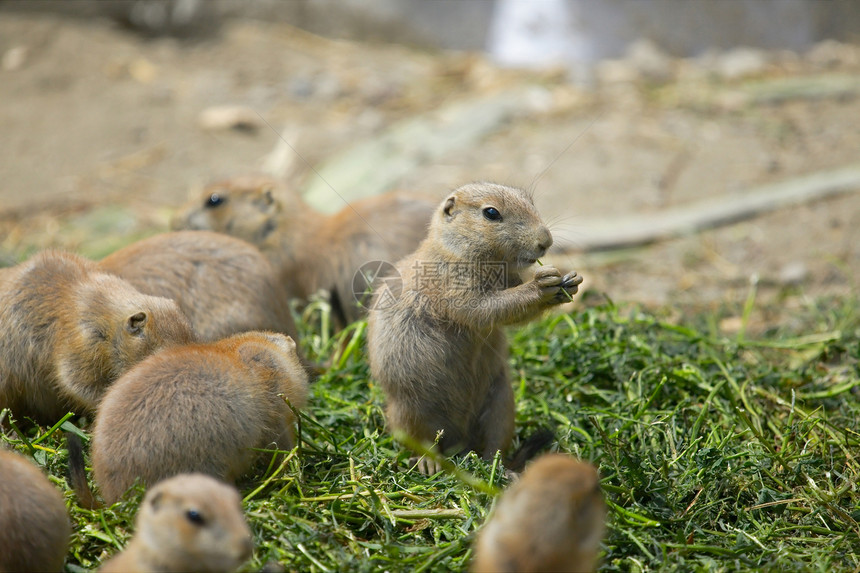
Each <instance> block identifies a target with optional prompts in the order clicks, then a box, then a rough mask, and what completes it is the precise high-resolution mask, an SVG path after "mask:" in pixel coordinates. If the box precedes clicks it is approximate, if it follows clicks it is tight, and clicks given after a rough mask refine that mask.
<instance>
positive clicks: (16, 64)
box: [0, 46, 27, 72]
mask: <svg viewBox="0 0 860 573" xmlns="http://www.w3.org/2000/svg"><path fill="white" fill-rule="evenodd" d="M26 60H27V48H26V47H24V46H15V47H14V48H9V49H8V50H6V52H5V53H4V54H3V61H2V64H0V65H2V68H3V71H4V72H14V71H15V70H18V69H20V68H21V67H22V66H23V65H24V62H25V61H26Z"/></svg>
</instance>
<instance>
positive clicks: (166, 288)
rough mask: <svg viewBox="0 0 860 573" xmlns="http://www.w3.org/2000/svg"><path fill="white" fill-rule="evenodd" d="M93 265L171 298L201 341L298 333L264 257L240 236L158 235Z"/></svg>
mask: <svg viewBox="0 0 860 573" xmlns="http://www.w3.org/2000/svg"><path fill="white" fill-rule="evenodd" d="M99 267H100V268H101V270H103V271H105V272H108V273H111V274H114V275H117V276H119V277H122V278H123V279H125V280H127V281H128V282H129V283H131V284H132V285H133V286H134V287H135V288H136V289H138V290H139V291H140V292H142V293H145V294H149V295H153V296H163V297H165V298H170V299H173V300H174V301H176V304H177V305H178V306H179V309H180V310H181V311H182V312H183V313H185V315H186V316H188V318H189V320H190V321H191V324H192V326H193V327H194V330H195V332H196V333H197V336H198V337H199V339H200V340H201V341H203V342H207V341H212V340H219V339H221V338H224V337H227V336H230V335H232V334H236V333H238V332H246V331H249V330H271V331H274V332H283V333H284V334H288V335H289V336H292V337H293V338H295V337H297V335H298V332H297V331H296V325H295V324H294V323H293V317H292V315H291V314H290V308H289V305H288V297H287V294H286V291H285V289H284V287H283V285H281V284H280V282H279V281H278V278H277V276H276V275H275V271H274V269H273V268H272V267H271V265H270V264H269V261H268V259H266V257H264V256H263V255H262V253H260V251H259V250H258V249H257V248H256V247H254V245H251V244H249V243H247V242H245V241H242V240H240V239H236V238H234V237H228V236H226V235H223V234H220V233H211V232H205V231H181V232H176V233H164V234H161V235H156V236H154V237H150V238H148V239H144V240H142V241H138V242H136V243H133V244H131V245H129V246H127V247H125V248H123V249H120V250H119V251H116V252H115V253H113V254H111V255H109V256H107V257H105V258H104V259H102V261H101V262H100V263H99Z"/></svg>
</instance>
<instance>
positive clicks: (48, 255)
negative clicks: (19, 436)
mask: <svg viewBox="0 0 860 573" xmlns="http://www.w3.org/2000/svg"><path fill="white" fill-rule="evenodd" d="M192 340H194V333H193V331H192V328H191V325H190V323H189V322H188V319H187V318H186V317H185V315H183V314H182V312H180V310H179V308H178V307H177V306H176V303H174V302H173V301H172V300H168V299H166V298H160V297H154V296H147V295H144V294H141V293H140V292H138V291H137V290H135V289H134V288H133V287H132V286H131V285H130V284H129V283H128V282H126V281H124V280H122V279H120V278H118V277H115V276H113V275H109V274H107V273H103V272H100V271H99V270H98V268H97V266H96V264H95V263H94V262H92V261H90V260H88V259H85V258H83V257H80V256H78V255H74V254H71V253H65V252H62V251H54V250H49V251H44V252H42V253H39V254H37V255H34V256H33V257H31V258H30V259H29V260H27V261H25V262H23V263H21V264H19V265H17V266H15V267H12V268H10V269H6V270H5V271H4V272H3V273H2V274H0V407H9V408H10V409H11V410H12V412H13V413H14V414H15V415H16V416H32V417H33V418H34V419H35V420H36V421H37V422H39V423H43V424H53V423H54V422H56V421H57V419H59V418H60V417H61V416H62V415H63V414H65V413H66V412H67V411H68V410H69V409H73V410H75V411H76V412H77V413H79V414H82V413H85V412H89V411H92V410H93V409H94V408H95V407H96V405H97V404H98V401H99V399H100V398H101V396H102V395H103V394H104V392H105V390H106V389H107V388H108V386H109V385H110V384H111V383H112V382H113V381H114V380H116V379H117V378H118V377H119V376H120V374H122V373H123V372H125V371H126V370H128V369H129V368H130V367H131V366H132V365H134V364H135V363H137V362H139V361H140V360H141V359H142V358H144V357H145V356H147V355H149V354H152V353H153V352H155V351H156V350H158V349H159V348H162V347H166V346H170V345H172V344H185V343H188V342H191V341H192Z"/></svg>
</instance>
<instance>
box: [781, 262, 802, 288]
mask: <svg viewBox="0 0 860 573" xmlns="http://www.w3.org/2000/svg"><path fill="white" fill-rule="evenodd" d="M807 278H809V268H808V267H807V266H806V264H805V263H804V262H803V261H792V262H790V263H788V264H786V265H784V266H783V267H782V268H781V269H780V270H779V275H778V276H777V280H779V282H780V283H781V284H783V285H786V286H789V285H797V284H800V283H802V282H803V281H805V280H806V279H807Z"/></svg>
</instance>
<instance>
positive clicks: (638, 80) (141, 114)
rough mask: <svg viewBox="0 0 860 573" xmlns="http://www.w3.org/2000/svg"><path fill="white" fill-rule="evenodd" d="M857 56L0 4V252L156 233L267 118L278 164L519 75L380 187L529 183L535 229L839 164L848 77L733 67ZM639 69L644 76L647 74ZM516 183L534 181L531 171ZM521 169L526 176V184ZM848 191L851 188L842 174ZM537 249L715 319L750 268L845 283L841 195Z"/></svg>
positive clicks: (793, 291)
mask: <svg viewBox="0 0 860 573" xmlns="http://www.w3.org/2000/svg"><path fill="white" fill-rule="evenodd" d="M858 54H860V52H858V50H857V48H855V47H852V46H834V45H825V46H819V49H817V50H813V51H811V52H810V53H808V54H790V53H779V54H769V55H767V62H766V64H763V65H760V66H758V67H757V68H755V69H753V70H752V71H748V72H746V73H745V74H744V75H742V76H740V77H729V76H726V75H725V74H723V75H722V76H720V75H719V74H716V73H715V72H714V71H713V69H712V68H709V65H710V64H709V63H708V61H706V60H703V59H699V60H696V61H680V60H667V61H665V62H662V65H663V68H662V71H661V72H660V74H656V75H655V74H654V73H652V72H653V69H651V68H648V69H645V68H641V67H640V68H636V66H634V65H632V64H630V63H629V62H628V63H625V62H618V63H616V65H615V67H605V68H601V70H602V71H601V72H600V73H598V74H597V76H596V80H595V83H594V84H593V85H592V86H591V87H588V88H582V87H576V86H573V85H571V84H570V82H568V81H566V79H565V75H564V74H563V73H560V72H544V73H534V72H514V71H508V70H499V69H496V68H494V67H493V66H492V65H490V64H489V63H487V62H486V61H485V60H484V59H482V58H481V57H480V56H478V55H475V54H463V53H444V52H437V53H434V52H428V51H417V50H413V49H410V48H406V47H400V46H386V45H367V44H356V43H350V42H340V41H331V40H327V39H323V38H319V37H316V36H312V35H310V34H307V33H304V32H300V31H298V30H296V29H293V28H290V27H288V26H286V25H281V24H270V23H264V22H251V21H239V20H236V21H231V22H227V23H226V24H225V25H224V26H223V27H222V29H221V31H220V33H219V34H217V35H216V36H214V37H211V38H207V39H202V40H195V41H193V42H188V41H184V42H183V41H179V40H176V39H170V38H160V39H144V38H140V37H138V36H135V35H133V34H131V33H129V32H128V31H125V30H122V29H120V28H117V27H116V26H115V25H113V24H111V23H110V22H108V21H104V20H98V19H91V20H80V19H68V18H65V17H61V16H57V15H52V14H50V13H46V14H39V15H34V14H18V13H14V12H6V13H3V14H2V17H0V55H2V57H3V61H2V69H0V102H2V105H0V134H2V145H0V174H2V181H3V183H2V187H0V258H2V262H4V263H6V264H11V263H14V262H15V261H18V260H20V259H22V258H23V257H25V256H26V255H28V254H29V253H32V252H33V251H34V250H36V249H40V248H44V247H48V246H61V247H65V248H69V249H74V250H78V251H80V252H82V253H84V254H86V255H88V256H91V257H100V256H103V255H104V254H106V253H108V252H110V251H111V250H113V249H114V248H116V247H118V246H120V245H123V244H125V243H128V242H129V241H131V240H133V239H135V238H137V237H142V236H145V235H148V234H152V233H154V232H157V231H161V230H166V228H167V224H168V220H169V217H170V213H171V211H172V210H173V209H175V208H176V207H177V206H178V205H180V204H182V203H183V202H185V201H186V200H187V198H188V196H189V192H191V191H192V190H194V189H197V188H199V186H200V185H201V184H203V183H204V182H206V181H208V180H211V179H213V178H215V177H221V176H226V175H234V174H240V173H245V172H249V171H258V170H260V169H262V168H263V162H264V160H265V158H266V157H267V156H268V154H270V152H271V151H272V150H273V149H274V148H275V147H276V145H277V143H278V140H279V135H278V133H276V132H275V131H276V130H277V131H279V132H281V133H282V134H283V136H284V138H285V139H287V140H288V141H289V142H290V144H291V145H292V147H294V148H295V151H296V153H297V155H298V156H300V157H296V158H293V160H292V162H291V164H290V165H291V166H290V169H289V173H288V175H287V177H288V178H289V179H290V181H292V182H295V184H296V185H301V184H302V182H306V181H307V180H308V178H313V177H315V176H316V175H315V174H314V172H313V171H312V170H311V169H310V168H309V166H310V165H319V164H320V163H321V162H323V161H324V160H325V159H326V158H328V157H331V156H332V154H335V153H337V152H339V151H342V150H343V149H345V148H347V147H349V146H351V145H353V144H355V143H356V142H360V141H363V140H366V139H367V138H370V137H374V136H377V135H379V134H380V133H383V132H385V131H386V130H387V129H389V128H390V127H391V126H393V125H396V124H397V122H399V121H402V120H405V119H408V118H410V117H414V116H416V115H419V114H423V113H426V112H429V111H433V110H438V109H441V108H444V107H445V106H447V105H449V104H452V103H454V102H457V101H459V100H463V99H470V98H481V97H491V96H493V95H494V94H498V93H502V92H504V91H506V90H512V89H515V88H517V87H521V86H523V85H533V86H535V87H536V88H538V89H539V91H538V94H539V96H536V99H535V101H524V102H523V110H524V111H523V113H521V114H518V115H517V116H516V118H515V119H513V120H511V121H508V122H505V123H504V124H503V125H500V126H498V128H497V129H495V130H494V131H493V132H492V133H490V134H489V135H487V136H486V137H484V138H483V139H482V140H481V141H480V142H479V143H478V144H471V145H468V146H466V147H465V148H458V147H456V146H452V148H451V149H450V150H449V151H447V152H445V153H443V154H441V155H440V156H438V157H434V158H433V160H432V161H427V162H426V163H424V164H422V165H419V166H417V167H416V168H415V169H414V170H413V171H412V172H411V173H410V174H409V175H408V176H406V177H405V178H403V179H402V180H400V181H398V182H397V187H399V188H401V189H408V190H414V191H415V192H421V193H435V194H437V195H438V194H442V193H444V192H445V191H446V190H447V189H450V188H453V187H456V186H457V185H459V184H461V183H464V182H468V181H473V180H480V179H487V180H496V181H500V182H507V183H512V184H517V185H522V186H532V185H533V187H534V191H535V196H536V201H537V203H538V207H539V209H540V210H541V212H542V213H544V214H545V216H546V219H547V220H548V222H550V223H551V226H552V228H554V229H556V230H557V231H558V232H562V231H563V232H564V233H566V234H568V235H569V236H572V237H574V241H573V246H574V247H575V246H576V241H575V237H576V235H577V233H578V232H582V233H585V232H587V230H588V228H589V221H593V220H606V219H611V218H612V217H614V216H620V215H627V214H634V213H638V214H643V215H644V214H653V216H655V217H659V216H660V213H661V210H662V209H666V208H668V207H672V206H677V205H684V204H688V203H691V202H694V201H696V200H699V199H702V198H706V197H717V196H720V195H726V194H730V193H735V192H739V191H744V190H749V189H752V188H755V187H757V186H760V185H764V184H768V183H774V182H779V181H785V180H790V179H792V178H795V177H799V176H802V175H805V174H810V173H814V172H817V171H822V170H828V169H835V168H838V167H841V166H844V165H849V164H856V163H857V162H858V161H860V153H859V152H858V150H860V129H858V127H860V99H858V98H857V97H855V92H854V91H852V90H851V89H848V90H847V91H845V90H842V91H838V93H835V94H833V93H830V94H825V95H824V96H821V95H820V94H819V95H816V96H814V97H813V96H809V95H801V96H797V97H784V98H782V97H781V98H776V99H775V100H771V101H768V102H765V103H756V102H755V101H747V100H743V99H742V98H741V99H738V98H736V97H735V98H733V94H734V95H736V94H737V93H738V91H737V90H739V89H741V88H744V87H745V86H747V85H748V84H749V83H750V82H761V81H762V80H773V79H776V80H778V79H781V78H811V79H812V80H815V78H821V77H825V76H829V75H834V74H837V75H840V77H848V78H851V77H856V76H858V74H860V55H858ZM649 74H650V75H649ZM226 104H231V105H232V104H236V105H242V106H245V107H246V108H247V109H250V110H253V111H254V112H257V113H259V114H260V116H261V117H262V118H263V119H264V120H265V121H264V123H263V124H261V125H257V126H256V127H255V128H252V129H245V130H235V129H227V130H212V129H204V128H202V127H201V125H200V123H199V117H200V114H201V112H203V111H204V110H205V109H207V108H210V107H211V106H217V105H226ZM536 179H537V181H536ZM535 181H536V182H535ZM858 190H860V189H858ZM552 260H553V261H554V262H556V263H557V264H558V266H566V267H567V266H569V267H573V268H576V269H577V270H578V271H579V272H580V273H581V274H583V275H584V276H585V278H586V283H585V286H586V288H588V289H591V290H594V291H601V292H606V293H607V294H608V295H609V296H610V297H612V298H613V299H615V300H618V301H634V302H641V303H644V304H647V305H655V306H666V305H670V306H673V307H674V308H677V309H685V311H686V310H688V309H692V308H700V307H705V308H712V309H715V308H720V309H724V310H723V311H722V312H724V315H725V316H727V317H728V320H726V321H724V322H723V326H724V328H725V329H726V330H727V331H731V330H732V328H736V327H737V323H736V322H733V321H732V317H733V316H736V314H737V312H738V310H739V308H740V305H741V303H742V302H743V300H745V299H746V297H747V295H748V293H749V291H750V284H751V280H757V281H758V288H759V294H760V296H761V297H762V300H763V301H770V302H778V303H779V305H777V306H776V308H777V310H778V312H776V314H773V313H765V312H760V313H757V314H756V316H755V321H756V323H757V324H758V326H759V327H761V326H764V325H766V324H768V323H772V322H774V321H784V320H790V319H791V314H792V309H794V308H796V307H797V305H799V304H803V302H804V301H805V300H808V299H809V298H810V297H818V296H821V295H829V294H839V295H844V294H848V293H853V292H856V285H857V281H858V278H860V272H859V271H860V193H857V192H848V193H846V194H844V195H842V196H839V197H836V198H831V199H827V200H822V201H816V202H811V203H808V204H805V205H802V206H797V207H791V208H786V209H782V210H779V211H777V212H773V213H770V214H766V215H763V216H759V217H756V218H754V219H751V220H748V221H744V222H740V223H736V224H733V225H729V226H725V227H721V228H718V229H714V230H708V231H704V232H701V233H697V234H695V235H691V236H687V237H682V238H678V239H672V240H669V241H665V242H662V243H659V244H655V245H651V246H648V247H642V248H636V249H628V250H625V251H615V252H609V253H583V252H579V251H577V250H576V249H575V248H574V249H568V250H567V251H565V252H562V253H556V254H555V255H554V257H552Z"/></svg>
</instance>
